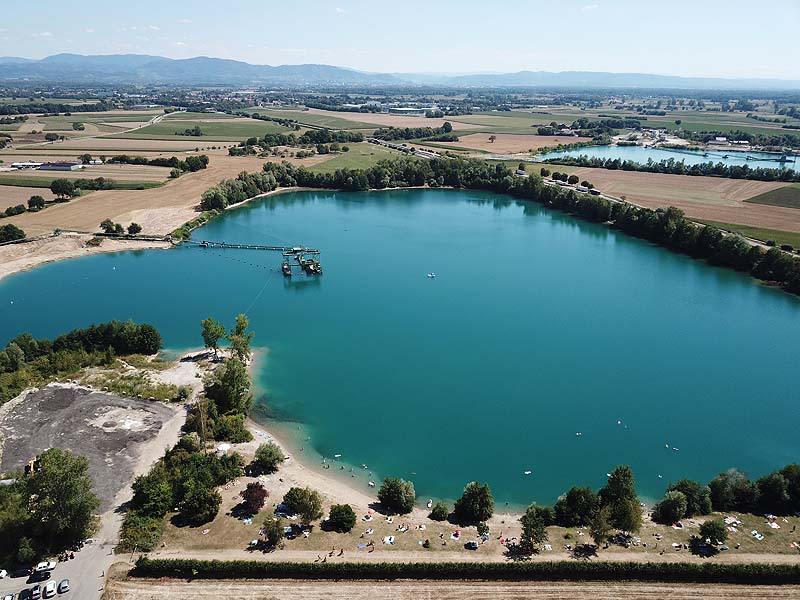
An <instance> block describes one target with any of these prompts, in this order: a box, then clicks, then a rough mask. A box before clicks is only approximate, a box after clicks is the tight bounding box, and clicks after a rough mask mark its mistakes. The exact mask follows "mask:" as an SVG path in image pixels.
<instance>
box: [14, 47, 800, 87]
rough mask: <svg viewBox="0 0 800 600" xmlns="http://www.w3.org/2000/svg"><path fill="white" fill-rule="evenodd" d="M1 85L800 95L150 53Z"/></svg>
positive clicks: (21, 65) (722, 83) (613, 76)
mask: <svg viewBox="0 0 800 600" xmlns="http://www.w3.org/2000/svg"><path fill="white" fill-rule="evenodd" d="M0 81H2V82H7V83H10V82H14V81H17V82H18V81H27V82H37V81H41V82H71V83H95V84H98V83H100V84H102V83H106V84H109V83H112V84H113V83H175V84H180V85H202V84H211V85H275V86H282V85H292V86H303V85H322V84H325V85H343V86H353V85H366V86H394V85H409V84H410V85H414V84H416V85H423V86H424V85H440V86H452V87H550V88H558V87H562V88H646V89H666V88H678V89H680V88H683V89H757V90H764V89H776V90H777V89H784V90H800V81H789V80H781V79H721V78H708V77H677V76H671V75H650V74H646V73H593V72H587V71H563V72H559V73H553V72H548V71H519V72H517V73H498V74H473V75H440V74H423V73H366V72H363V71H357V70H354V69H347V68H343V67H335V66H330V65H315V64H310V65H281V66H277V67H273V66H269V65H252V64H249V63H246V62H242V61H238V60H226V59H221V58H209V57H206V56H198V57H195V58H186V59H172V58H164V57H162V56H148V55H145V54H111V55H99V56H83V55H80V54H57V55H55V56H48V57H47V58H43V59H41V60H33V59H27V58H16V57H6V58H2V57H0Z"/></svg>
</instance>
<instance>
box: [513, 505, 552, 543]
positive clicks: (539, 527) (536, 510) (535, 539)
mask: <svg viewBox="0 0 800 600" xmlns="http://www.w3.org/2000/svg"><path fill="white" fill-rule="evenodd" d="M519 522H520V524H521V525H522V534H521V535H520V541H519V546H520V550H521V551H522V552H524V553H525V554H533V553H534V552H536V551H537V550H538V548H539V545H540V544H543V543H545V542H546V541H547V529H545V527H546V524H547V521H546V516H545V514H544V512H543V511H542V507H539V506H536V505H535V504H532V505H531V506H529V507H528V510H526V511H525V514H524V515H522V517H520V520H519Z"/></svg>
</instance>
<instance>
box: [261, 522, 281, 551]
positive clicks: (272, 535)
mask: <svg viewBox="0 0 800 600" xmlns="http://www.w3.org/2000/svg"><path fill="white" fill-rule="evenodd" d="M261 528H262V529H263V530H264V540H265V541H266V543H267V547H269V548H274V547H276V546H277V545H278V544H279V543H280V541H281V540H282V539H283V521H282V520H281V519H276V518H275V517H268V518H267V519H266V520H265V521H264V524H263V525H262V526H261Z"/></svg>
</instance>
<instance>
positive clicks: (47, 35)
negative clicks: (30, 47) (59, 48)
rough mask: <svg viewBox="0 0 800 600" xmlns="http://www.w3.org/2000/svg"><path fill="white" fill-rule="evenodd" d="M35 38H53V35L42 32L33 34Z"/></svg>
mask: <svg viewBox="0 0 800 600" xmlns="http://www.w3.org/2000/svg"><path fill="white" fill-rule="evenodd" d="M31 35H32V36H33V37H53V34H52V33H50V32H49V31H42V32H41V33H32V34H31Z"/></svg>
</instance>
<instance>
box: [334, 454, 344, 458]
mask: <svg viewBox="0 0 800 600" xmlns="http://www.w3.org/2000/svg"><path fill="white" fill-rule="evenodd" d="M333 458H342V455H341V454H334V455H333Z"/></svg>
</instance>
